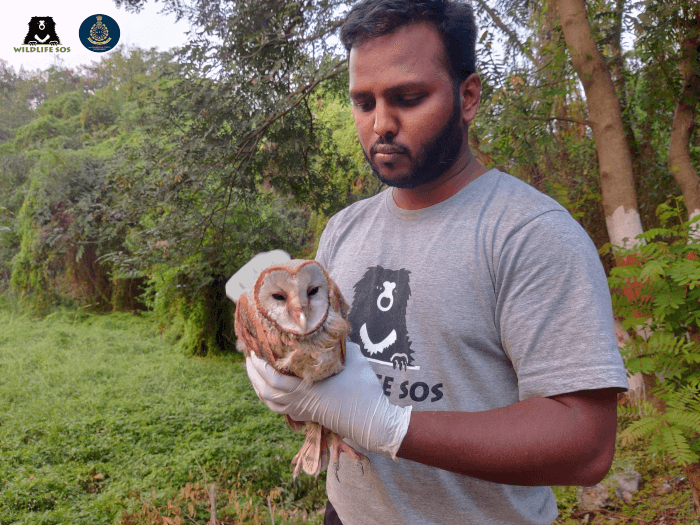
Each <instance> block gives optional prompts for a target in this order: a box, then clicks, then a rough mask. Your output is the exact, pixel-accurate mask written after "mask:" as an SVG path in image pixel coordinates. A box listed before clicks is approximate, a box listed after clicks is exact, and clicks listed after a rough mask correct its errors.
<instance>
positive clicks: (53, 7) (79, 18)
mask: <svg viewBox="0 0 700 525" xmlns="http://www.w3.org/2000/svg"><path fill="white" fill-rule="evenodd" d="M3 3H4V6H3V12H2V16H0V59H3V60H6V61H7V62H8V63H9V65H11V66H13V67H14V69H15V71H17V72H18V71H19V69H20V67H22V66H23V67H24V68H25V69H27V70H34V69H37V68H38V69H42V70H43V69H46V68H48V67H49V66H51V65H52V64H54V63H55V61H56V60H57V59H58V57H60V59H61V60H62V64H63V65H64V66H66V67H71V68H73V67H76V66H78V65H89V64H91V63H92V62H99V61H100V60H101V59H102V58H103V57H104V56H105V55H109V54H110V53H112V52H113V51H107V52H104V53H95V52H93V51H89V50H88V49H86V48H85V47H84V46H83V45H82V44H81V42H80V39H79V38H78V29H79V28H80V24H82V22H83V21H84V20H85V19H86V18H88V17H89V16H91V15H98V14H102V15H107V16H110V17H112V18H113V19H114V20H115V21H116V22H117V24H118V25H119V29H120V31H121V36H120V38H119V46H122V45H127V46H129V47H134V46H135V47H141V48H144V49H150V48H151V47H157V48H158V49H159V50H161V51H165V50H167V49H169V48H171V47H176V46H179V45H182V44H184V43H185V42H186V40H187V35H186V33H187V31H189V29H190V26H189V23H188V22H187V21H186V20H181V21H180V22H178V23H175V16H174V15H165V14H160V11H161V10H162V9H163V3H162V2H159V3H154V0H147V3H146V6H145V7H144V8H143V9H142V10H141V12H140V13H139V14H133V13H127V11H126V10H125V9H124V7H121V8H119V9H117V7H116V6H115V4H114V2H113V1H112V0H65V1H63V2H57V1H56V0H7V1H6V2H3ZM33 16H50V17H52V18H53V20H54V22H55V23H56V34H57V35H58V37H59V38H60V40H61V47H70V52H63V53H49V52H44V53H23V52H19V53H18V52H15V50H14V48H15V47H20V46H23V47H26V46H24V45H23V42H24V37H25V35H26V34H27V30H28V25H27V24H28V23H29V20H30V19H31V18H32V17H33ZM119 46H118V47H119Z"/></svg>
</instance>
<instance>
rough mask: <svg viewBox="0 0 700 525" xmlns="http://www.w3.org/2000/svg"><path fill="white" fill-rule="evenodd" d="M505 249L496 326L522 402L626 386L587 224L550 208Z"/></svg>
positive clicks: (516, 234)
mask: <svg viewBox="0 0 700 525" xmlns="http://www.w3.org/2000/svg"><path fill="white" fill-rule="evenodd" d="M502 246H503V248H502V250H501V252H500V256H499V257H498V260H497V272H496V282H495V285H496V293H497V300H496V323H497V328H498V330H499V333H500V337H501V344H502V346H503V348H504V350H505V352H506V353H507V354H508V357H509V358H510V359H511V361H512V363H513V367H514V369H515V372H516V374H517V377H518V391H519V396H520V399H521V400H523V399H527V398H530V397H548V396H553V395H557V394H564V393H569V392H575V391H578V390H589V389H599V388H609V387H617V388H618V389H620V390H626V389H627V376H626V372H625V368H624V364H623V361H622V357H621V355H620V352H619V348H618V345H617V338H616V336H615V330H614V320H613V312H612V304H611V299H610V291H609V288H608V284H607V280H606V277H605V272H604V270H603V267H602V264H601V262H600V259H599V257H598V253H597V251H596V248H595V246H594V244H593V242H592V241H591V240H590V238H589V237H588V234H586V232H585V231H584V230H583V228H581V226H580V225H579V224H578V223H577V222H576V221H575V220H574V219H573V218H572V217H571V216H570V215H569V214H568V213H566V212H564V211H549V212H546V213H543V214H541V215H539V216H537V217H535V218H534V219H532V220H530V221H529V222H527V223H526V224H524V225H523V226H522V227H520V228H518V229H517V230H516V231H514V232H512V233H511V234H510V235H509V237H508V238H507V239H504V240H503V244H502Z"/></svg>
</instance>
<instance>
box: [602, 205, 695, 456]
mask: <svg viewBox="0 0 700 525" xmlns="http://www.w3.org/2000/svg"><path fill="white" fill-rule="evenodd" d="M657 213H658V216H659V221H660V223H661V224H662V227H660V228H655V229H652V230H650V231H647V232H645V233H644V234H643V235H641V236H640V238H643V239H644V240H645V241H646V242H647V244H646V245H645V246H640V247H639V248H637V249H635V250H629V251H619V252H617V253H616V256H617V257H618V260H621V259H624V258H627V260H628V261H631V264H627V265H618V266H617V267H615V268H613V269H612V270H611V272H610V273H611V276H610V278H609V283H610V287H611V289H612V291H613V308H614V310H615V314H616V315H617V316H618V317H619V318H620V319H621V320H622V326H623V327H624V328H625V329H627V330H628V333H630V334H631V341H630V342H629V343H627V344H626V345H625V353H626V358H627V369H628V372H629V373H632V374H634V373H637V372H642V373H645V374H658V375H659V376H660V378H661V379H662V380H663V382H662V383H661V384H660V385H659V386H658V387H657V388H655V389H654V391H653V394H654V395H655V396H657V397H658V398H659V399H660V400H661V402H663V403H664V405H665V406H666V409H665V410H659V409H658V408H654V407H651V406H645V407H643V409H640V413H641V415H642V417H641V419H640V420H639V421H636V422H635V423H633V424H631V425H630V426H629V427H628V428H627V429H626V430H625V431H624V432H623V434H622V436H623V439H624V440H625V441H627V442H632V441H634V440H637V439H641V438H647V437H649V438H650V442H649V443H650V444H649V450H650V451H652V452H654V453H661V454H667V455H669V456H671V457H672V458H673V459H674V460H675V461H677V462H678V463H679V464H681V465H686V464H689V463H693V462H697V461H698V460H699V459H700V439H698V438H700V415H699V414H700V257H699V254H700V244H698V243H697V242H696V238H695V237H694V234H695V231H696V230H695V229H696V224H697V220H693V221H691V222H688V223H686V222H684V221H683V219H682V217H683V215H684V213H685V210H684V207H683V199H682V198H676V199H672V200H670V201H669V202H668V203H665V204H662V205H661V206H659V207H658V210H657Z"/></svg>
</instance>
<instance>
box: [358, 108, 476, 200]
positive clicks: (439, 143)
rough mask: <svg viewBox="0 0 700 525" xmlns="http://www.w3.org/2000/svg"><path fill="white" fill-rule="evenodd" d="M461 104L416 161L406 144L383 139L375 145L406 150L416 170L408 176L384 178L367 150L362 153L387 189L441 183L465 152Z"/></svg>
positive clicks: (425, 146)
mask: <svg viewBox="0 0 700 525" xmlns="http://www.w3.org/2000/svg"><path fill="white" fill-rule="evenodd" d="M458 100H459V98H458V97H455V104H454V107H453V109H452V114H451V115H450V118H449V119H448V121H447V122H446V123H445V126H444V127H443V128H442V130H441V131H440V132H439V133H438V134H437V135H436V136H435V138H434V139H433V140H432V141H430V142H429V143H427V144H425V145H423V146H421V147H420V148H419V149H418V151H417V152H416V156H415V158H414V157H412V156H411V154H410V152H409V151H408V148H406V147H405V146H403V145H402V144H398V143H395V142H393V141H392V139H389V140H385V139H384V138H382V137H380V138H379V139H378V140H377V142H375V144H374V145H375V146H376V145H377V144H389V145H392V146H396V147H398V148H401V149H402V150H403V151H402V154H404V155H407V156H408V157H409V159H410V160H411V161H413V162H412V164H413V166H412V168H411V170H410V171H409V173H407V174H406V175H404V176H402V177H400V178H395V179H387V178H385V177H383V176H382V175H381V174H380V173H379V170H378V169H377V166H376V165H375V164H374V163H373V162H372V161H371V160H370V157H369V156H368V155H367V152H366V151H365V149H364V148H362V152H363V153H364V154H365V158H366V159H367V162H368V163H369V165H370V167H371V168H372V171H374V174H375V175H376V176H377V178H378V179H379V180H380V181H382V182H383V183H384V184H386V185H387V186H393V187H394V188H404V189H413V188H416V187H418V186H422V185H423V184H427V183H429V182H432V181H434V180H436V179H438V178H439V177H440V176H441V175H442V174H443V173H445V171H447V170H448V169H449V168H450V167H452V165H453V164H454V162H455V160H457V157H458V156H459V153H460V151H461V149H462V139H463V135H462V128H461V126H460V108H459V105H458ZM373 147H374V146H373Z"/></svg>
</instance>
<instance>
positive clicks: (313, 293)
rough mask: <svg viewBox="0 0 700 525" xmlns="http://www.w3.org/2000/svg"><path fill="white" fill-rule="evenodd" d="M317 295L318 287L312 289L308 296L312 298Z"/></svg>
mask: <svg viewBox="0 0 700 525" xmlns="http://www.w3.org/2000/svg"><path fill="white" fill-rule="evenodd" d="M317 293H318V286H315V287H313V288H311V290H309V292H308V296H309V297H311V296H312V295H316V294H317Z"/></svg>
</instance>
